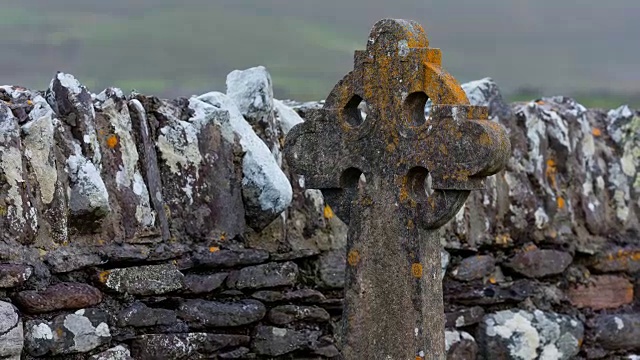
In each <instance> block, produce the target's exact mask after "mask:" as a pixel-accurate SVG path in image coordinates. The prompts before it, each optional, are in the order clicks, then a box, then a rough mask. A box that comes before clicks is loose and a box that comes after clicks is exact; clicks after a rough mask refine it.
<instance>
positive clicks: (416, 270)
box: [411, 263, 422, 279]
mask: <svg viewBox="0 0 640 360" xmlns="http://www.w3.org/2000/svg"><path fill="white" fill-rule="evenodd" d="M411 275H413V277H414V278H417V279H419V278H421V277H422V264H420V263H414V264H411Z"/></svg>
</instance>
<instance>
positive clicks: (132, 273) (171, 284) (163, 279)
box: [99, 264, 184, 295]
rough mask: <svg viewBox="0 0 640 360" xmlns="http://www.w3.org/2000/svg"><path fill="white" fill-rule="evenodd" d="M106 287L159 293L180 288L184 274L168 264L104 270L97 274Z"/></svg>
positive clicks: (144, 293)
mask: <svg viewBox="0 0 640 360" xmlns="http://www.w3.org/2000/svg"><path fill="white" fill-rule="evenodd" d="M99 278H100V282H102V283H103V284H104V285H105V286H106V287H107V288H109V289H111V290H114V291H117V292H120V293H128V294H131V295H161V294H166V293H170V292H172V291H176V290H179V289H182V286H183V279H184V275H183V274H182V273H181V272H180V271H179V270H178V269H177V268H176V267H175V266H174V265H170V264H164V265H147V266H138V267H131V268H122V269H113V270H106V271H103V272H101V273H100V275H99Z"/></svg>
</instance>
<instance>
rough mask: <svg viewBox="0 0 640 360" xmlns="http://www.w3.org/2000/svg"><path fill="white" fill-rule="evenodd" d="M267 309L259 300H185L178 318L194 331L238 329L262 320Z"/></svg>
mask: <svg viewBox="0 0 640 360" xmlns="http://www.w3.org/2000/svg"><path fill="white" fill-rule="evenodd" d="M266 313H267V309H266V308H265V306H264V305H263V304H262V303H261V302H259V301H257V300H241V301H237V302H225V303H223V302H218V301H206V300H195V299H194V300H185V301H184V302H182V303H181V304H180V307H179V308H178V316H179V317H180V318H181V319H183V320H184V321H186V322H187V323H188V324H189V325H190V326H191V327H192V328H194V329H204V328H217V327H237V326H243V325H247V324H251V323H254V322H257V321H259V320H261V319H262V318H263V317H264V316H265V314H266Z"/></svg>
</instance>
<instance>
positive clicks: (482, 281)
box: [0, 69, 640, 360]
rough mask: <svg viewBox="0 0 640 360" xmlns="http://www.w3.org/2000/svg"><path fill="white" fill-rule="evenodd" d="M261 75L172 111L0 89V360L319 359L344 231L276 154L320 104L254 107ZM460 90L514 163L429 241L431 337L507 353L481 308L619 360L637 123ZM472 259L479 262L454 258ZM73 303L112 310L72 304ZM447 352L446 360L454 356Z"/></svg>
mask: <svg viewBox="0 0 640 360" xmlns="http://www.w3.org/2000/svg"><path fill="white" fill-rule="evenodd" d="M232 78H235V79H236V80H237V83H236V84H232V82H234V81H236V80H233V79H232ZM268 79H269V77H268V74H267V73H266V72H265V71H264V70H262V69H251V70H250V71H246V72H244V71H239V72H238V73H236V74H235V75H233V76H230V85H231V86H230V87H229V89H228V92H229V93H228V94H226V95H225V94H222V93H207V94H204V95H200V96H193V97H191V98H180V99H172V100H169V99H159V98H157V97H153V96H145V95H142V94H137V93H132V94H125V93H123V92H122V91H121V90H119V89H116V88H108V89H105V90H104V91H101V90H100V89H97V91H96V92H95V93H92V92H91V91H92V90H96V89H88V88H86V87H84V86H82V85H81V84H80V82H79V79H76V78H75V77H73V76H71V75H69V74H65V73H60V74H55V76H54V79H53V81H52V82H51V84H50V86H49V87H48V88H47V89H44V91H34V90H29V89H25V88H23V87H19V86H0V297H1V298H2V301H3V302H0V358H3V357H7V358H9V359H11V360H17V359H19V358H26V359H32V358H33V357H32V356H33V355H32V354H31V353H32V352H33V351H36V352H43V351H44V352H45V355H43V356H42V357H40V358H48V357H54V356H57V358H65V359H70V360H73V359H87V358H91V357H94V358H98V359H114V360H115V359H129V358H134V359H154V360H155V359H179V358H183V359H187V358H216V357H217V358H219V359H235V358H249V359H252V358H253V359H269V358H273V357H276V356H279V355H268V354H274V353H283V355H281V356H282V357H284V358H286V357H294V358H301V359H305V358H306V359H314V360H318V359H324V358H335V357H336V356H337V355H338V353H337V352H338V349H337V345H336V344H339V343H340V342H339V340H340V337H341V333H340V326H339V324H340V316H341V314H342V299H341V297H342V288H341V286H342V283H343V277H344V266H345V265H344V263H345V254H344V251H343V250H344V247H345V244H346V241H347V239H346V231H347V227H346V225H345V224H344V223H343V222H342V221H341V220H340V219H339V217H338V216H336V215H335V213H334V209H332V208H330V207H328V206H326V204H325V202H324V199H323V196H322V194H321V193H320V192H318V191H315V190H309V189H306V188H305V181H304V178H301V177H299V176H297V175H294V174H292V173H291V171H290V170H289V168H288V165H287V163H286V162H285V161H283V160H282V156H281V152H282V147H281V144H282V143H283V142H284V137H285V135H286V134H287V133H288V131H289V130H290V129H291V128H292V127H293V126H294V125H296V124H298V123H300V122H303V121H304V118H305V116H308V114H309V111H310V110H311V109H317V108H319V107H321V106H322V105H323V103H324V102H323V101H320V102H310V103H302V104H300V103H295V102H291V101H279V100H277V99H273V98H272V91H271V90H270V89H268V86H267V85H266V84H269V83H270V81H271V80H268ZM265 86H266V87H265ZM463 88H464V90H465V92H466V93H467V96H468V98H469V100H470V102H471V103H473V104H477V105H487V106H489V107H490V118H491V120H492V121H497V122H500V123H501V124H503V125H504V126H506V127H507V128H508V129H509V133H510V137H511V139H510V140H511V143H512V146H513V151H512V158H511V161H510V163H509V166H508V168H507V169H506V170H505V171H503V172H501V173H500V174H498V175H497V176H493V177H490V178H489V179H488V180H487V182H486V189H485V190H483V191H478V192H477V193H474V194H472V195H471V196H470V197H469V199H468V201H467V202H466V204H465V206H464V208H463V209H461V211H460V212H459V213H458V215H457V216H456V218H455V219H454V220H452V221H451V222H450V223H449V224H447V225H446V226H445V229H443V231H442V237H441V242H442V244H443V245H444V247H445V249H446V251H443V252H442V255H441V261H442V268H443V276H444V286H443V287H444V289H445V307H446V318H447V327H448V328H449V329H456V330H457V331H458V332H459V333H458V335H459V336H458V338H459V339H461V340H465V339H464V338H465V337H466V335H464V332H466V333H467V334H471V335H472V336H473V337H475V338H476V339H477V340H478V343H477V344H476V345H477V355H478V356H477V357H478V358H495V356H497V355H495V354H497V353H496V352H492V351H494V348H489V347H488V345H487V344H489V343H491V344H493V345H495V348H496V349H501V350H504V352H503V353H502V354H504V355H505V356H506V357H505V358H507V359H510V358H514V359H521V358H523V357H510V356H511V355H509V354H511V353H512V352H513V350H512V349H510V348H509V346H508V344H516V343H518V344H521V345H522V344H527V345H531V344H533V343H529V342H523V341H524V340H525V339H526V337H522V339H521V340H522V341H520V342H515V339H514V341H513V342H511V340H509V341H507V340H505V338H502V337H500V336H499V335H496V336H494V337H490V336H488V335H486V334H487V332H486V324H485V321H484V320H483V318H484V317H485V316H486V317H487V318H488V317H490V316H493V317H495V314H496V313H498V312H500V311H511V312H512V313H513V314H521V316H522V319H520V318H518V322H517V324H514V323H513V321H511V322H508V320H505V324H503V325H498V326H503V327H507V328H509V326H512V327H513V329H514V333H513V334H514V335H513V336H511V337H510V339H511V338H516V337H517V336H516V335H517V334H520V332H518V331H520V330H522V331H523V332H522V334H526V335H531V337H532V338H535V336H534V332H533V331H530V329H529V328H528V327H527V326H526V324H527V323H529V324H531V327H533V328H534V329H535V334H537V336H538V341H539V342H538V344H539V345H540V346H537V347H536V353H537V354H538V357H539V358H542V357H541V355H542V353H543V351H544V348H545V347H548V349H549V350H547V351H548V352H547V353H546V354H551V355H549V356H551V358H554V356H553V351H551V349H552V348H551V347H550V346H549V345H550V344H554V346H556V347H557V349H558V351H561V350H560V345H561V344H560V343H562V342H560V343H559V342H558V341H552V340H549V339H550V338H552V337H554V336H555V335H553V334H555V333H553V332H552V333H548V332H547V330H544V329H542V328H540V326H539V325H540V324H539V323H538V322H537V320H536V315H535V314H536V310H539V311H542V312H543V313H545V314H551V313H555V314H558V317H559V318H562V319H564V318H563V316H571V317H572V318H575V321H578V320H579V322H581V323H584V324H585V328H584V336H583V337H582V339H583V342H582V344H581V346H580V353H579V354H578V355H575V357H574V358H576V359H587V358H601V359H606V358H620V359H633V358H634V356H636V357H637V356H638V352H639V351H640V350H639V349H640V340H638V339H640V336H638V334H636V332H634V331H635V329H637V328H638V325H637V324H636V322H637V319H636V318H637V315H638V308H639V306H640V280H639V279H638V269H639V266H640V265H639V264H640V256H639V254H638V251H639V249H638V243H637V234H638V233H640V225H639V224H638V211H639V206H640V204H639V201H638V198H639V194H638V189H639V188H640V183H639V180H638V179H639V176H638V174H637V171H638V169H640V157H639V155H638V154H640V153H639V151H640V150H639V149H640V137H639V135H638V134H639V133H638V129H640V113H638V111H636V110H633V109H630V108H629V107H627V106H620V107H618V108H616V109H613V110H601V109H586V108H584V107H583V106H581V105H580V104H578V103H577V102H575V101H573V100H572V99H569V98H565V97H546V98H541V99H533V100H532V101H528V102H521V103H514V104H508V103H506V102H505V101H504V99H503V98H502V96H501V94H500V91H499V88H498V86H497V85H496V83H495V82H494V81H492V80H491V79H481V80H478V81H474V82H471V83H467V84H463ZM251 89H253V90H251ZM254 90H255V91H254ZM236 91H237V93H236ZM245 105H246V107H245ZM361 111H362V112H364V113H365V115H366V111H367V109H366V108H362V109H361ZM71 170H73V171H71ZM105 191H106V192H105ZM262 205H265V207H264V208H263V206H262ZM248 224H249V225H250V226H249V225H248ZM532 245H535V246H532ZM479 256H480V257H482V256H491V257H492V258H493V260H494V267H493V269H491V266H489V265H490V264H491V261H489V259H488V258H486V259H485V260H487V261H486V263H485V262H475V261H472V260H466V261H465V259H473V258H477V257H479ZM479 265H482V266H479ZM485 265H486V267H485ZM567 265H568V266H567ZM149 266H150V267H149ZM456 270H457V273H456V274H457V276H458V279H456V276H454V275H453V272H454V271H456ZM445 273H446V276H445ZM100 274H102V277H101V276H100ZM460 274H471V275H469V277H471V278H473V280H466V279H467V277H460ZM479 274H481V275H482V276H480V275H479ZM533 275H536V276H533ZM112 276H113V277H112ZM465 276H466V275H465ZM109 279H111V284H112V286H113V287H110V286H108V285H106V284H105V282H106V281H108V280H109ZM101 280H102V281H101ZM115 280H118V281H115ZM463 280H465V281H463ZM80 283H82V284H83V285H78V284H80ZM114 284H116V285H114ZM98 289H100V290H98ZM252 300H253V301H256V302H255V303H252V302H251V301H252ZM7 302H10V303H11V304H12V305H10V306H7V305H5V304H7ZM258 302H259V303H261V304H262V306H259V305H257V303H258ZM185 304H193V305H194V306H193V307H192V308H191V309H186V308H185ZM212 304H213V305H212ZM241 304H244V305H248V304H249V306H248V307H247V306H245V308H242V306H243V305H241ZM250 304H254V305H255V306H254V305H250ZM87 307H99V308H100V309H101V310H103V311H106V312H108V313H109V314H110V318H109V319H107V318H105V317H103V315H104V314H103V315H99V314H100V313H99V312H98V313H96V314H95V315H94V314H92V312H93V311H97V310H95V309H94V310H89V309H86V310H85V313H84V315H79V314H75V313H74V312H75V311H76V310H78V309H83V308H87ZM16 308H18V309H20V312H18V311H17V310H16ZM198 309H199V310H198ZM210 309H213V310H215V311H217V313H216V312H213V313H212V312H209V310H210ZM304 309H313V313H314V314H315V315H313V316H308V315H306V314H305V312H304ZM320 309H322V310H320ZM523 309H526V312H525V313H526V314H529V315H530V316H533V317H532V318H531V319H532V320H528V318H527V317H526V316H525V314H522V313H520V311H521V310H523ZM196 310H197V311H196ZM198 311H199V312H198ZM325 311H326V313H325ZM327 313H328V314H329V316H330V317H329V320H328V321H326V320H325V319H326V316H327V315H326V314H327ZM213 314H218V315H220V316H214V315H213ZM486 314H489V315H486ZM71 315H73V316H71ZM69 316H71V317H70V320H69V321H71V322H72V323H73V324H75V325H78V326H79V328H81V329H85V330H86V332H84V330H82V334H85V335H75V333H74V332H73V331H71V330H69V329H68V328H67V327H65V325H64V321H65V319H67V318H68V317H69ZM514 316H515V315H514ZM545 316H546V317H548V318H549V319H552V318H553V317H552V316H551V315H545ZM82 318H86V319H87V320H83V319H82ZM218 318H220V319H226V320H224V322H226V323H227V324H228V323H233V324H238V323H243V325H238V326H232V327H218V326H214V325H215V324H216V323H217V324H219V325H224V324H223V321H222V320H218ZM271 318H273V319H275V322H278V323H286V325H279V324H276V323H273V322H272V320H270V319H271ZM174 319H175V321H174ZM292 319H294V320H292ZM484 319H485V320H486V318H484ZM523 319H524V320H523ZM616 319H618V320H616ZM291 320H292V321H291ZM525 320H526V321H525ZM554 321H555V320H554ZM558 321H560V320H558ZM634 321H635V322H634ZM102 322H104V324H107V325H108V329H109V334H110V335H111V337H109V336H100V335H99V334H97V332H100V333H101V334H103V335H104V334H106V331H104V330H106V328H105V327H104V326H100V324H101V323H102ZM507 322H508V324H509V325H506V323H507ZM89 324H91V325H90V326H89ZM496 324H497V323H496ZM568 324H569V325H568V327H567V323H566V321H564V325H559V327H560V329H561V331H560V332H561V333H562V331H565V330H563V329H565V328H567V329H568V328H571V321H569V323H568ZM75 325H70V326H71V328H72V329H75V330H74V331H75V332H76V333H78V334H80V332H79V331H78V330H77V329H78V327H74V326H75ZM621 325H622V327H621ZM34 326H36V328H35V329H34ZM563 326H565V327H563ZM494 328H495V326H494ZM550 328H554V326H550ZM47 329H48V330H47ZM94 329H95V330H94ZM200 329H202V330H200ZM274 329H275V333H274ZM479 329H480V330H482V331H484V335H482V334H480V333H479V331H478V330H479ZM518 329H520V330H518ZM572 329H573V328H572ZM502 330H505V329H502ZM502 330H500V331H499V333H503V334H506V330H505V332H502ZM198 331H206V333H199V332H198ZM450 331H451V330H450ZM572 331H573V330H572ZM572 331H568V330H567V331H566V332H568V333H571V334H574V332H572ZM58 332H59V333H58ZM451 332H452V333H453V331H451ZM566 332H565V333H566ZM229 333H233V334H231V335H230V334H229ZM60 334H61V335H60ZM543 334H551V335H548V337H547V335H545V337H544V339H543V336H542V335H543ZM59 335H60V336H61V337H59ZM574 335H575V336H577V335H576V334H574ZM574 335H572V336H574ZM567 337H568V336H567ZM23 338H24V340H23ZM54 338H55V341H54ZM74 338H75V339H77V340H78V341H79V344H81V346H80V347H75V345H73V344H75V342H74V340H73V339H74ZM453 338H454V339H455V338H456V336H455V335H453ZM548 338H549V339H548ZM107 339H110V340H109V342H108V343H107ZM466 340H468V339H466ZM96 343H98V344H99V345H98V346H97V347H93V346H94V345H95V344H96ZM456 344H467V345H468V346H466V345H465V346H462V345H455V344H454V345H453V346H451V347H450V349H449V350H450V352H449V355H450V357H451V356H453V355H452V354H459V352H460V353H463V354H464V355H462V356H470V357H471V358H473V357H472V355H467V354H470V352H469V351H472V349H473V345H470V344H471V343H470V342H467V341H460V342H456ZM543 345H544V346H543ZM23 346H24V348H23ZM514 346H515V345H514ZM89 348H91V349H90V350H86V351H81V350H84V349H89ZM127 348H128V349H130V355H128V354H127V352H126V349H127ZM110 349H111V350H113V351H110ZM123 349H124V350H123ZM452 349H453V350H452ZM514 349H515V348H514ZM571 349H572V350H571V352H573V351H574V350H575V348H573V347H571ZM501 350H500V351H501ZM3 351H4V353H3ZM496 351H497V350H496ZM54 352H58V353H59V355H53V353H54ZM7 353H9V354H7Z"/></svg>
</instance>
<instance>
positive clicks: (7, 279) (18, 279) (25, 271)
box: [0, 264, 33, 288]
mask: <svg viewBox="0 0 640 360" xmlns="http://www.w3.org/2000/svg"><path fill="white" fill-rule="evenodd" d="M32 273H33V268H32V267H31V266H28V265H19V264H0V288H12V287H16V286H20V285H22V284H23V283H24V282H25V281H27V280H29V277H31V274H32Z"/></svg>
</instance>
